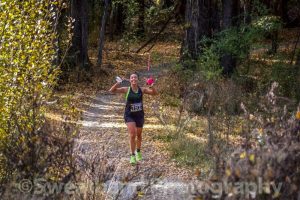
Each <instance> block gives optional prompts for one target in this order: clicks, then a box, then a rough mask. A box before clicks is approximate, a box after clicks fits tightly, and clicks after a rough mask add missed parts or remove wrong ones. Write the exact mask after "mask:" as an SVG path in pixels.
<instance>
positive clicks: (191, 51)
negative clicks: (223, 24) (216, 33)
mask: <svg viewBox="0 0 300 200" xmlns="http://www.w3.org/2000/svg"><path fill="white" fill-rule="evenodd" d="M210 8H211V1H209V0H187V1H186V10H185V21H186V25H187V26H188V27H187V29H186V30H185V36H184V41H183V46H182V55H181V58H182V59H183V60H185V59H186V58H192V59H196V58H197V57H198V56H199V54H200V53H201V46H200V41H201V39H203V38H204V37H210V36H211V23H210V17H211V15H210Z"/></svg>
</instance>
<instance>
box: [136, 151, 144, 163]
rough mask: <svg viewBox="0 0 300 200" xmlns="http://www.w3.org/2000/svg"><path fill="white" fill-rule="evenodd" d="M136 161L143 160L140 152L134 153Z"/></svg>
mask: <svg viewBox="0 0 300 200" xmlns="http://www.w3.org/2000/svg"><path fill="white" fill-rule="evenodd" d="M136 160H137V161H141V160H143V157H142V153H141V152H136Z"/></svg>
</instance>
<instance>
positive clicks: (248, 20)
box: [243, 0, 252, 24]
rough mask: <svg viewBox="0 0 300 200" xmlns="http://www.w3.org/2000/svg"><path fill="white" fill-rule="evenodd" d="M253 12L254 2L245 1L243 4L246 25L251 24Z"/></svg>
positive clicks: (250, 0)
mask: <svg viewBox="0 0 300 200" xmlns="http://www.w3.org/2000/svg"><path fill="white" fill-rule="evenodd" d="M251 10H252V0H244V3H243V14H244V15H243V17H244V24H250V23H251Z"/></svg>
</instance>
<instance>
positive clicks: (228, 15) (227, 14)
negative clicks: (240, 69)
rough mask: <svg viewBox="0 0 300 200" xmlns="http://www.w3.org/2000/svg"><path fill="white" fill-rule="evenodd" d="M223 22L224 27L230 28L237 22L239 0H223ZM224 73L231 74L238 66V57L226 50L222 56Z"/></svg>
mask: <svg viewBox="0 0 300 200" xmlns="http://www.w3.org/2000/svg"><path fill="white" fill-rule="evenodd" d="M222 6H223V24H222V28H223V29H224V30H225V29H228V28H231V27H232V26H235V25H236V24H237V21H238V20H237V15H238V14H237V12H238V0H223V1H222ZM221 66H222V67H223V74H224V75H226V76H230V75H231V74H232V73H233V72H234V70H235V68H236V59H235V58H234V57H233V55H231V54H230V53H227V52H224V54H223V56H222V57H221Z"/></svg>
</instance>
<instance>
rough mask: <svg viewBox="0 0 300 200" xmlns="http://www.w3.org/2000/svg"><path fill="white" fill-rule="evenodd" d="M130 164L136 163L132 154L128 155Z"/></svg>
mask: <svg viewBox="0 0 300 200" xmlns="http://www.w3.org/2000/svg"><path fill="white" fill-rule="evenodd" d="M130 164H132V165H135V164H136V159H135V156H134V155H131V156H130Z"/></svg>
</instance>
